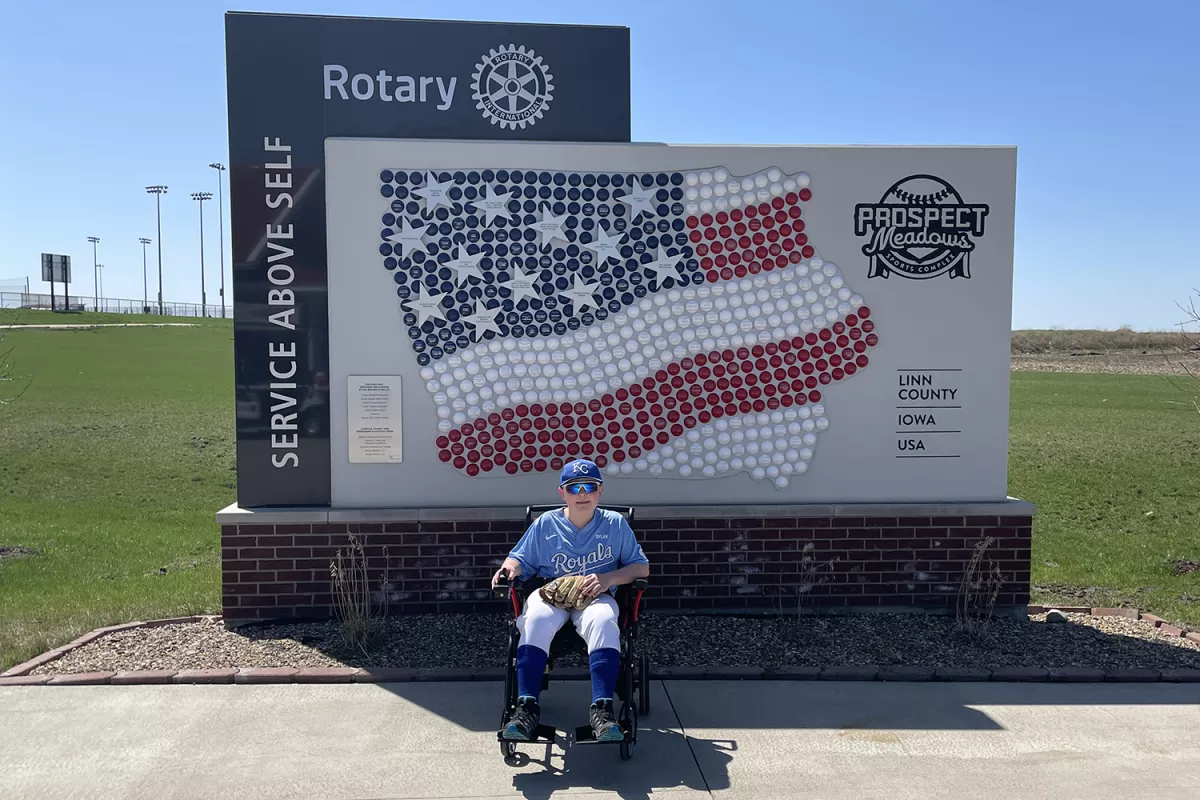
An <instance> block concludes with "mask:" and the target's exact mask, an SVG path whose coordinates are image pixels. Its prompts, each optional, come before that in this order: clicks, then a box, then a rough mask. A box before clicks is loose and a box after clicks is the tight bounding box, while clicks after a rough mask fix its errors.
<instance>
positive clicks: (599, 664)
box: [588, 647, 621, 703]
mask: <svg viewBox="0 0 1200 800" xmlns="http://www.w3.org/2000/svg"><path fill="white" fill-rule="evenodd" d="M588 662H589V665H590V666H591V670H592V702H593V703H594V702H596V701H597V700H611V699H613V697H615V696H616V693H617V675H618V673H619V672H620V671H621V651H620V650H617V649H616V648H613V647H605V648H603V649H600V650H595V651H593V652H592V654H591V655H590V656H589V657H588Z"/></svg>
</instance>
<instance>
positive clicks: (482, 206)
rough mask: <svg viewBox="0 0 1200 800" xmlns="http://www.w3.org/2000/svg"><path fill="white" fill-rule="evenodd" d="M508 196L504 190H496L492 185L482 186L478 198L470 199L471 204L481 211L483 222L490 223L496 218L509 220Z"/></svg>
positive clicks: (510, 217)
mask: <svg viewBox="0 0 1200 800" xmlns="http://www.w3.org/2000/svg"><path fill="white" fill-rule="evenodd" d="M509 199H510V198H509V196H508V195H507V194H506V193H504V192H499V193H497V192H496V189H495V187H493V186H484V188H483V191H481V192H480V195H479V199H478V200H472V201H471V205H472V206H474V207H475V209H476V210H478V211H482V212H483V215H484V224H485V225H491V224H492V222H493V221H495V220H497V219H503V220H506V221H507V220H510V219H512V212H511V211H509V210H508V201H509Z"/></svg>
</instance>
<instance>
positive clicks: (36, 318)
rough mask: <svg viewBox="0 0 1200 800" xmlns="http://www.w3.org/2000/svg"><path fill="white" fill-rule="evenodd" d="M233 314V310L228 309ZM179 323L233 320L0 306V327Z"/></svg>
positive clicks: (226, 322) (220, 323)
mask: <svg viewBox="0 0 1200 800" xmlns="http://www.w3.org/2000/svg"><path fill="white" fill-rule="evenodd" d="M227 313H229V314H230V317H232V313H233V312H232V311H229V312H227ZM166 322H169V323H181V322H186V323H190V324H193V325H210V326H216V327H220V326H226V327H230V328H232V326H233V319H232V318H227V319H221V318H220V317H168V316H162V317H160V316H158V315H157V314H109V313H105V312H96V311H81V312H79V313H73V314H59V313H56V312H54V311H40V310H37V309H28V308H0V328H3V327H7V326H9V325H113V324H116V325H137V324H146V323H166Z"/></svg>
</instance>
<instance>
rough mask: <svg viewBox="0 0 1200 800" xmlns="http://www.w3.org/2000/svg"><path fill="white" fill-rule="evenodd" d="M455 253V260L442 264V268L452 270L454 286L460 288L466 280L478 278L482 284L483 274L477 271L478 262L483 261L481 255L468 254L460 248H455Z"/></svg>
mask: <svg viewBox="0 0 1200 800" xmlns="http://www.w3.org/2000/svg"><path fill="white" fill-rule="evenodd" d="M455 252H456V253H457V254H458V257H457V258H454V259H451V260H450V261H447V262H446V263H445V264H442V266H443V267H448V268H450V269H452V270H454V285H455V286H461V285H462V284H463V281H465V280H467V279H468V278H478V279H479V281H480V282H481V283H482V282H483V272H482V271H481V270H480V269H479V262H480V261H481V260H482V259H483V253H482V252H480V253H468V252H466V250H465V249H464V248H462V247H459V248H457V249H456V250H455Z"/></svg>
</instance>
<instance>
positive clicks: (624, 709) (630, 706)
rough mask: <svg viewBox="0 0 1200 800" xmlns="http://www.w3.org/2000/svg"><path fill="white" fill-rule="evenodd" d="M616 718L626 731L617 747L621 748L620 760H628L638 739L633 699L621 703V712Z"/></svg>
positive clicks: (631, 756)
mask: <svg viewBox="0 0 1200 800" xmlns="http://www.w3.org/2000/svg"><path fill="white" fill-rule="evenodd" d="M617 719H618V720H619V721H620V723H621V727H622V728H624V729H625V730H626V731H627V733H626V735H625V739H624V741H622V742H621V744H620V745H619V747H620V748H621V758H622V760H624V761H628V760H629V759H631V758H633V747H634V745H636V744H637V740H638V712H637V705H635V704H634V703H633V701H627V702H624V703H622V704H621V712H620V714H619V716H618V717H617Z"/></svg>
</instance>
